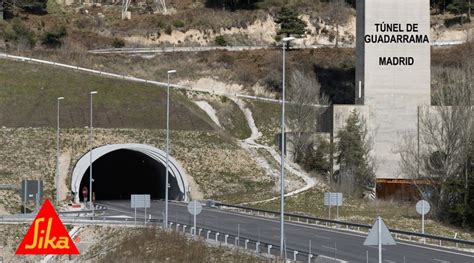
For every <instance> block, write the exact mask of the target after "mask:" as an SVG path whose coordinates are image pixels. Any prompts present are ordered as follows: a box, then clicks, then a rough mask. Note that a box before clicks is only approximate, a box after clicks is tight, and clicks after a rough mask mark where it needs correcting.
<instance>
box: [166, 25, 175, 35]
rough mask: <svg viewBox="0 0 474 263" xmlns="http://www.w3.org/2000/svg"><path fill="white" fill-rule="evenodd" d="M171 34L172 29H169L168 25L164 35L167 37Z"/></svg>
mask: <svg viewBox="0 0 474 263" xmlns="http://www.w3.org/2000/svg"><path fill="white" fill-rule="evenodd" d="M171 32H173V29H172V28H171V25H168V26H167V27H166V29H165V33H166V34H167V35H171Z"/></svg>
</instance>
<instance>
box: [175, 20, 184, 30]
mask: <svg viewBox="0 0 474 263" xmlns="http://www.w3.org/2000/svg"><path fill="white" fill-rule="evenodd" d="M173 26H174V27H178V28H179V27H184V22H183V21H182V20H175V21H174V22H173Z"/></svg>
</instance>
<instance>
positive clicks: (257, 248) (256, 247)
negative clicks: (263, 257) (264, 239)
mask: <svg viewBox="0 0 474 263" xmlns="http://www.w3.org/2000/svg"><path fill="white" fill-rule="evenodd" d="M259 248H260V241H258V242H257V243H255V252H257V253H259V252H260V251H259V250H260V249H259Z"/></svg>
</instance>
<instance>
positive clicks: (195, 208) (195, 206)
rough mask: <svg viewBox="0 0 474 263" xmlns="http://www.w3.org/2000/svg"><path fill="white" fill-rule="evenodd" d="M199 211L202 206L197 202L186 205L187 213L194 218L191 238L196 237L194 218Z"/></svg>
mask: <svg viewBox="0 0 474 263" xmlns="http://www.w3.org/2000/svg"><path fill="white" fill-rule="evenodd" d="M201 211H202V204H201V203H200V202H199V201H197V200H193V201H191V202H189V203H188V212H189V213H190V214H191V215H193V217H194V231H193V236H195V235H196V216H197V215H199V214H200V213H201Z"/></svg>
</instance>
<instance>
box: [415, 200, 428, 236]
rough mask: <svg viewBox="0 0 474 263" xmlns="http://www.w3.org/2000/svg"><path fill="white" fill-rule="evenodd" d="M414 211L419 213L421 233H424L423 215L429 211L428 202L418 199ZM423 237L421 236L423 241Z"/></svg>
mask: <svg viewBox="0 0 474 263" xmlns="http://www.w3.org/2000/svg"><path fill="white" fill-rule="evenodd" d="M415 208H416V212H418V214H420V215H421V233H422V234H424V233H425V215H426V214H428V213H429V212H430V208H431V207H430V203H428V202H427V201H425V200H420V201H418V202H417V203H416V207H415ZM424 242H425V239H424V238H423V243H424Z"/></svg>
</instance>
